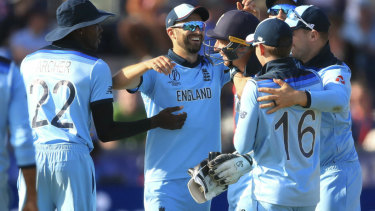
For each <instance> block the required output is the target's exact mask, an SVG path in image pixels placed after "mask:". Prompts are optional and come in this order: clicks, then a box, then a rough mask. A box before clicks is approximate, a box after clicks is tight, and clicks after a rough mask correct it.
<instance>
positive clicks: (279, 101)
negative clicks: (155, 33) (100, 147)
mask: <svg viewBox="0 0 375 211" xmlns="http://www.w3.org/2000/svg"><path fill="white" fill-rule="evenodd" d="M266 6H267V8H268V11H267V12H268V14H269V18H267V19H265V20H263V21H259V14H258V10H257V8H256V5H255V4H254V1H251V0H243V1H242V2H241V3H240V2H237V10H230V11H227V12H225V13H224V14H223V15H222V16H221V17H220V18H219V19H218V21H217V23H216V26H215V28H214V29H211V30H207V32H206V31H205V28H206V25H205V21H207V20H208V19H209V12H208V10H207V9H206V8H204V7H194V6H192V5H190V4H186V3H183V4H180V5H178V6H176V7H175V8H173V9H172V10H171V11H170V12H169V13H168V15H167V17H166V20H165V23H166V33H167V34H168V36H169V38H170V40H171V42H172V45H173V48H172V49H170V50H169V51H168V52H167V54H166V55H162V56H159V57H156V58H153V59H150V60H147V61H143V62H140V63H137V64H134V65H130V66H127V67H124V68H123V69H121V70H120V71H119V72H118V73H117V74H115V75H113V76H111V71H110V69H109V66H108V65H107V63H106V62H105V61H103V60H102V59H100V58H98V57H97V56H96V54H95V51H96V50H97V49H98V46H99V43H100V38H101V33H102V31H103V29H102V27H101V25H100V24H101V23H102V22H103V21H105V20H106V19H107V18H110V17H111V16H113V14H111V13H108V12H105V11H101V10H98V9H97V8H96V7H95V6H94V5H93V4H92V3H91V2H90V1H88V0H67V1H65V2H64V3H62V4H61V5H60V6H59V8H58V9H57V12H56V17H57V28H56V29H54V30H53V31H51V32H50V33H49V34H47V36H46V40H47V41H49V42H51V45H49V46H46V47H44V48H42V49H40V50H38V51H36V52H34V53H32V54H30V55H28V56H27V57H26V58H25V59H24V60H23V61H22V63H21V66H20V70H18V69H17V67H16V66H15V65H14V63H12V62H11V61H9V60H5V59H3V58H1V59H0V68H1V69H0V76H1V78H0V79H1V81H4V83H1V86H2V87H4V89H1V93H3V95H2V96H5V98H4V99H2V101H1V102H2V103H1V104H6V106H3V105H1V106H0V109H1V110H0V112H3V113H8V115H7V116H5V117H4V118H3V117H2V118H1V122H0V125H1V131H0V132H1V135H2V136H3V137H4V136H5V134H6V131H7V128H9V131H10V135H11V139H10V140H11V144H12V146H13V147H14V148H15V151H16V159H17V164H18V165H19V167H20V169H21V171H20V176H19V181H18V183H19V187H18V190H19V198H20V201H19V209H20V210H43V211H44V210H46V211H49V210H55V209H57V210H79V211H81V210H82V211H84V210H96V181H95V169H94V164H93V161H92V158H91V156H90V151H91V150H92V149H93V143H92V140H91V137H90V128H91V124H92V123H91V122H93V124H94V125H95V128H96V132H97V134H98V137H99V139H100V140H101V141H103V142H107V141H114V140H118V139H121V138H124V137H128V136H132V135H135V134H138V133H141V132H145V131H147V138H146V147H145V169H144V174H145V181H144V208H145V210H150V211H154V210H159V211H161V210H173V211H191V210H196V211H200V210H202V211H206V210H210V206H211V199H213V198H214V197H215V196H217V195H219V194H220V193H222V192H224V191H226V190H227V194H228V196H227V197H228V203H229V210H233V211H250V210H259V211H263V210H264V211H266V210H267V211H268V210H296V211H297V210H301V211H305V210H306V211H309V210H311V211H313V210H317V211H318V210H319V211H320V210H328V211H329V210H340V211H341V210H348V211H352V210H360V209H361V208H360V194H361V190H362V175H361V169H360V165H359V161H358V156H357V152H356V150H355V148H354V141H353V137H352V134H351V115H350V111H349V99H350V92H351V86H350V77H351V71H350V69H349V67H348V66H347V65H346V64H345V63H343V62H342V61H340V60H338V59H337V58H336V57H335V56H334V55H333V54H332V53H331V50H330V46H329V39H328V32H329V27H330V21H329V19H328V17H327V16H326V15H325V14H324V12H323V11H322V10H321V9H320V8H318V7H316V6H313V5H300V4H299V1H298V0H266ZM205 35H206V36H207V37H209V38H213V39H216V42H215V44H214V45H213V46H212V45H209V44H207V43H204V39H205ZM203 44H204V45H205V47H206V48H212V49H213V50H212V51H210V52H214V53H210V54H205V55H200V53H199V52H200V49H201V47H202V45H203ZM218 61H219V62H218ZM5 82H6V83H5ZM227 83H233V85H234V87H235V93H234V98H235V102H236V103H235V106H234V110H235V117H234V118H235V120H236V121H235V122H236V130H235V133H234V138H233V140H234V146H235V149H236V152H233V153H228V154H226V153H220V152H221V124H220V120H221V112H220V111H221V107H220V97H221V90H222V88H223V86H224V85H225V84H227ZM5 88H6V89H5ZM112 89H127V91H128V92H130V93H136V92H140V93H141V95H142V99H143V102H144V105H145V110H146V113H147V118H146V119H142V120H138V121H134V122H117V121H114V120H113V106H112V103H113V95H112ZM25 96H27V97H25ZM26 99H27V103H26V102H24V103H22V102H23V101H26ZM16 102H17V103H16ZM26 106H27V108H26ZM13 116H17V118H14V117H13ZM1 144H3V143H1ZM4 146H5V145H4ZM33 146H34V147H33ZM0 150H1V152H0V155H1V156H2V157H0V158H3V155H2V154H4V153H3V151H5V147H2V148H1V149H0ZM5 159H6V158H5ZM0 174H1V176H2V177H3V176H4V178H7V177H6V176H5V175H6V170H4V169H2V168H0ZM0 193H1V195H2V196H3V195H4V197H1V199H0V210H8V204H9V198H8V196H7V194H6V184H1V185H0Z"/></svg>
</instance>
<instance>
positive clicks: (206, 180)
mask: <svg viewBox="0 0 375 211" xmlns="http://www.w3.org/2000/svg"><path fill="white" fill-rule="evenodd" d="M210 157H211V156H210ZM208 161H209V160H208V159H204V160H203V161H202V162H200V163H199V164H198V165H197V166H195V167H194V168H191V169H189V171H188V173H189V174H190V176H191V179H190V180H189V183H188V188H189V192H190V194H191V196H192V197H193V199H194V200H195V201H196V202H197V203H199V204H201V203H204V202H206V201H208V200H211V199H212V198H214V197H215V196H217V195H219V194H220V193H222V192H224V191H225V190H227V188H228V186H226V185H219V184H218V183H216V182H215V181H214V180H212V179H211V177H210V176H209V175H208V170H209V168H208V166H207V163H208Z"/></svg>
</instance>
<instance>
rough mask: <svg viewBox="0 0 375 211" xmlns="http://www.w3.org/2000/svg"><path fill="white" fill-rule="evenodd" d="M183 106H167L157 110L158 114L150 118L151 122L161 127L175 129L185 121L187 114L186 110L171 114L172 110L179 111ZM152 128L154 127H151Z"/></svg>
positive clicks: (180, 126)
mask: <svg viewBox="0 0 375 211" xmlns="http://www.w3.org/2000/svg"><path fill="white" fill-rule="evenodd" d="M182 108H183V106H176V107H168V108H166V109H164V110H162V111H160V112H159V114H157V115H155V116H153V117H152V118H151V124H152V125H154V126H156V127H160V128H163V129H169V130H176V129H181V128H182V126H183V125H184V123H185V120H186V117H187V114H186V112H183V113H179V114H172V113H173V112H176V111H180V110H181V109H182ZM153 128H154V127H153Z"/></svg>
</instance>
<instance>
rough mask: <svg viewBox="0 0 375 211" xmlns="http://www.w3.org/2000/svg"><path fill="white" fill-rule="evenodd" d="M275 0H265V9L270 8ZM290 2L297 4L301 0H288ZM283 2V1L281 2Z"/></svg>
mask: <svg viewBox="0 0 375 211" xmlns="http://www.w3.org/2000/svg"><path fill="white" fill-rule="evenodd" d="M276 1H277V0H266V6H267V9H269V8H271V7H272V6H273V5H275V2H276ZM290 1H291V2H293V3H294V5H296V6H298V5H300V4H301V1H300V0H290ZM283 4H285V3H283Z"/></svg>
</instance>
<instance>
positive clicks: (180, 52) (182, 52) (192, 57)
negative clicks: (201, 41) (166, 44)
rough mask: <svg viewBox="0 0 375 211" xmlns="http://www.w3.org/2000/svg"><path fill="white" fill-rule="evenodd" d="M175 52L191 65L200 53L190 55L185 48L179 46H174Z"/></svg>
mask: <svg viewBox="0 0 375 211" xmlns="http://www.w3.org/2000/svg"><path fill="white" fill-rule="evenodd" d="M173 52H175V53H176V54H177V55H179V56H181V57H182V58H184V59H186V60H187V61H188V62H190V63H194V62H196V61H197V59H198V53H190V52H188V51H187V50H185V49H184V48H181V47H179V46H177V45H176V46H173Z"/></svg>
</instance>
